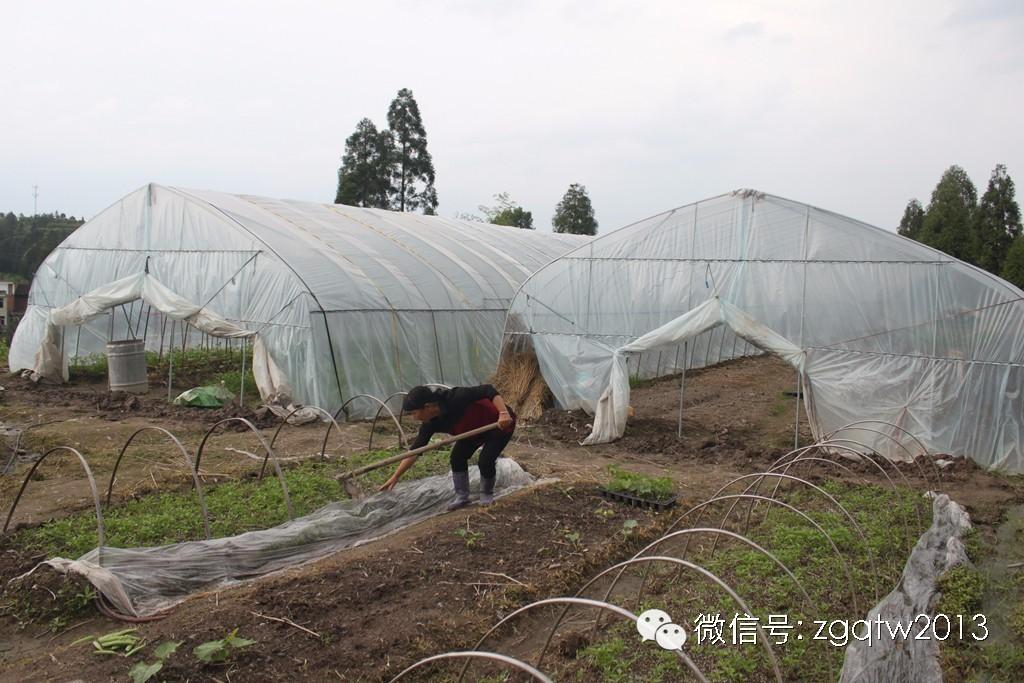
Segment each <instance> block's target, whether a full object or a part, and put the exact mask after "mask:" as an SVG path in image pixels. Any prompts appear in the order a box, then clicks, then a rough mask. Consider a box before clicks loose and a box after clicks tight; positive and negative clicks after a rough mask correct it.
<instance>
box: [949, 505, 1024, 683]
mask: <svg viewBox="0 0 1024 683" xmlns="http://www.w3.org/2000/svg"><path fill="white" fill-rule="evenodd" d="M1022 533H1024V520H1022V519H1021V518H1020V516H1019V515H1018V516H1016V517H1008V518H1007V519H1006V520H1004V521H1003V523H1002V525H1001V527H1000V528H999V529H998V530H997V531H996V535H995V538H994V539H993V542H992V543H989V544H983V542H982V538H981V537H982V533H981V532H980V531H978V530H977V529H976V528H975V529H972V532H971V533H969V534H968V535H967V537H966V538H965V539H964V545H965V546H966V548H967V554H968V557H969V558H970V559H971V561H972V562H973V563H974V566H959V567H954V568H953V569H951V570H950V571H948V572H946V573H945V574H943V575H942V576H941V577H940V578H939V590H940V591H941V593H942V596H941V598H940V600H939V603H938V605H937V607H936V610H935V611H936V612H938V613H944V614H963V615H965V616H964V629H965V630H971V631H972V632H979V633H980V631H978V630H977V627H976V624H977V623H978V621H977V617H975V616H974V615H984V619H985V628H986V629H987V631H988V633H987V637H986V638H984V639H982V640H975V639H973V638H965V639H964V640H960V639H958V638H951V639H949V640H947V641H945V642H943V643H941V644H940V653H941V662H942V669H943V675H944V676H945V680H947V681H951V682H952V683H957V682H959V681H982V680H983V681H994V682H1006V683H1010V682H1016V681H1022V680H1024V572H1022V571H1021V570H1019V569H1017V570H1016V571H1014V570H1008V569H1007V568H1006V565H1007V564H1010V563H1011V562H1013V561H1015V560H1018V559H1019V552H1020V550H1019V548H1020V546H1019V539H1020V538H1021V534H1022Z"/></svg>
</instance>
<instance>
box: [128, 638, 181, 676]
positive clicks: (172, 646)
mask: <svg viewBox="0 0 1024 683" xmlns="http://www.w3.org/2000/svg"><path fill="white" fill-rule="evenodd" d="M180 645H181V641H173V640H172V641H168V642H166V643H160V645H158V646H157V647H156V649H155V650H154V651H153V656H154V657H156V660H157V661H155V662H153V663H152V664H148V663H146V662H139V663H138V664H136V665H135V666H133V667H132V668H131V671H129V672H128V675H129V676H130V677H131V679H132V683H146V681H148V680H149V679H151V678H152V677H153V676H156V675H157V674H158V673H159V672H160V670H161V669H163V668H164V661H165V660H166V659H167V658H168V657H170V656H171V655H172V654H174V653H175V652H176V651H177V650H178V647H179V646H180Z"/></svg>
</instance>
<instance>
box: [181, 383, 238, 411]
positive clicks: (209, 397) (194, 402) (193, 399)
mask: <svg viewBox="0 0 1024 683" xmlns="http://www.w3.org/2000/svg"><path fill="white" fill-rule="evenodd" d="M234 398H235V395H234V394H232V393H231V392H230V391H228V390H227V389H225V388H224V387H222V386H220V385H213V386H206V387H193V388H191V389H186V390H185V391H183V392H181V393H180V394H178V395H177V396H176V397H175V399H174V405H176V406H192V407H194V408H220V407H221V406H223V405H224V404H225V403H230V402H231V401H233V400H234Z"/></svg>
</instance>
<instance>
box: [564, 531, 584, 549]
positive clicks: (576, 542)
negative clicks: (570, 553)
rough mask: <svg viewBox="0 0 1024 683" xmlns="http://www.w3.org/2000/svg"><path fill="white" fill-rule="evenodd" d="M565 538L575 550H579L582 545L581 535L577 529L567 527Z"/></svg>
mask: <svg viewBox="0 0 1024 683" xmlns="http://www.w3.org/2000/svg"><path fill="white" fill-rule="evenodd" d="M565 540H567V541H569V543H572V547H573V548H576V549H577V550H579V549H580V547H581V546H582V545H583V537H582V536H581V535H580V532H578V531H571V530H569V529H566V530H565Z"/></svg>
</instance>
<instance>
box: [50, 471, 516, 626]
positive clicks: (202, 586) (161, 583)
mask: <svg viewBox="0 0 1024 683" xmlns="http://www.w3.org/2000/svg"><path fill="white" fill-rule="evenodd" d="M497 466H498V480H497V486H496V488H495V495H496V496H501V495H504V494H506V493H509V492H510V491H513V490H515V489H518V488H521V487H523V486H527V485H529V484H530V483H532V482H533V477H531V476H530V475H529V474H527V473H526V472H525V471H524V470H523V469H522V468H521V467H520V466H519V465H518V464H517V463H516V462H514V461H512V460H509V459H508V458H499V459H498V463H497ZM470 478H471V486H472V488H473V490H479V483H480V475H479V470H478V469H477V468H475V467H474V468H471V469H470ZM451 499H452V484H451V476H450V475H449V474H445V475H438V476H434V477H427V478H424V479H418V480H415V481H410V482H405V483H401V484H399V485H398V486H397V487H395V489H394V490H393V491H392V492H390V493H378V494H376V495H373V496H371V497H368V498H365V499H363V500H347V501H343V502H338V503H330V504H328V505H326V506H324V507H322V508H321V509H319V510H317V511H316V512H314V513H312V514H310V515H307V516H305V517H301V518H299V519H295V520H292V521H291V522H286V523H284V524H281V525H280V526H276V527H274V528H272V529H264V530H261V531H251V532H248V533H244V534H241V535H239V536H232V537H230V538H217V539H213V540H210V541H189V542H186V543H177V544H175V545H167V546H159V547H155V548H111V547H105V548H103V556H102V566H101V565H100V563H99V551H98V549H94V550H91V551H89V552H88V553H86V554H85V555H83V556H82V557H81V558H80V559H78V560H67V559H64V558H54V559H52V560H48V561H47V564H49V565H50V566H52V567H54V568H55V569H57V570H59V571H62V572H65V573H73V574H79V575H81V576H84V577H85V578H86V579H88V580H89V582H90V583H92V584H93V585H94V586H95V587H96V588H97V590H99V591H100V592H102V593H103V595H104V596H105V597H106V598H107V599H108V600H109V601H110V602H111V604H113V605H114V606H115V607H116V608H117V609H118V610H120V611H121V612H122V613H124V614H129V615H134V616H147V615H151V614H154V613H157V612H160V611H162V610H165V609H167V608H169V607H172V606H173V605H175V604H177V603H179V602H181V601H182V600H184V599H185V598H187V597H188V596H189V595H191V594H192V593H195V592H198V591H201V590H210V589H212V588H215V587H221V586H225V585H230V584H234V583H237V582H239V581H243V580H245V579H251V578H255V577H258V576H263V575H265V574H269V573H270V572H274V571H278V570H281V569H286V568H288V567H293V566H295V565H298V564H301V563H304V562H309V561H311V560H315V559H318V558H321V557H324V556H326V555H329V554H331V553H333V552H336V551H338V550H342V549H344V548H350V547H352V546H355V545H359V544H362V543H365V542H367V541H370V540H373V539H376V538H380V537H381V536H384V535H385V534H388V533H391V532H393V531H397V530H398V529H401V528H403V527H407V526H409V525H411V524H414V523H416V522H419V521H422V520H424V519H427V518H429V517H433V516H435V515H438V514H440V513H442V512H444V511H445V508H446V506H447V504H448V502H449V501H450V500H451Z"/></svg>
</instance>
